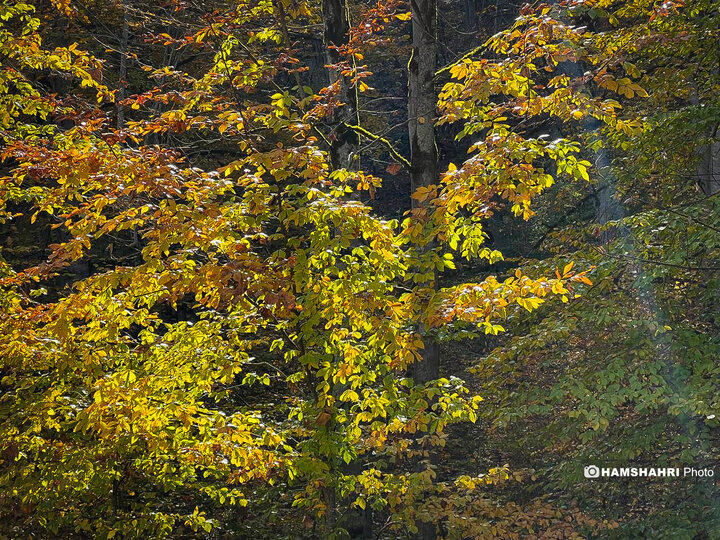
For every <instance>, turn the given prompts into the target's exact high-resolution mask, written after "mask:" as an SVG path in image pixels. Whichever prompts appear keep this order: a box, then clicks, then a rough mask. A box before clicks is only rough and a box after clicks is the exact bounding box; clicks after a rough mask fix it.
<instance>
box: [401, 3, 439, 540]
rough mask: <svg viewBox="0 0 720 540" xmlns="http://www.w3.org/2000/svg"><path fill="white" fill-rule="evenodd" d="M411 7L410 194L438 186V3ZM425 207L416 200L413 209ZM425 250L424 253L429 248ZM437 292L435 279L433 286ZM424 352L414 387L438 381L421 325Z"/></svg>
mask: <svg viewBox="0 0 720 540" xmlns="http://www.w3.org/2000/svg"><path fill="white" fill-rule="evenodd" d="M411 5H412V55H411V57H410V62H409V63H408V92H409V93H408V119H409V122H408V126H409V135H410V185H411V189H412V192H415V190H417V189H418V188H419V187H425V186H429V185H432V184H435V183H436V182H437V178H438V151H437V145H436V144H435V110H436V109H435V106H436V103H437V96H436V94H435V84H434V83H435V71H436V63H437V0H416V1H412V2H411ZM422 204H424V203H422V202H419V201H417V200H415V199H413V201H412V205H413V207H414V208H415V207H418V206H420V205H422ZM431 247H432V246H428V247H427V248H426V249H428V248H431ZM432 285H433V286H434V287H436V288H437V277H436V278H435V280H434V283H433V284H432ZM418 331H419V333H420V334H421V335H422V336H423V341H424V342H425V349H424V350H423V357H422V360H421V361H420V362H416V364H415V366H414V370H413V377H414V380H415V382H416V383H417V384H423V383H426V382H428V381H432V380H434V379H437V378H438V376H439V369H440V354H439V349H438V345H437V343H436V342H435V341H434V340H432V339H431V338H430V337H429V336H427V335H426V329H425V328H424V327H423V326H422V325H420V326H419V327H418ZM417 526H418V529H419V533H418V537H419V538H422V539H423V540H431V539H434V538H435V536H436V534H435V524H434V523H417Z"/></svg>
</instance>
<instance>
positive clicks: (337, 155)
mask: <svg viewBox="0 0 720 540" xmlns="http://www.w3.org/2000/svg"><path fill="white" fill-rule="evenodd" d="M322 10H323V26H324V33H323V37H324V40H325V59H326V62H327V64H328V65H330V66H335V65H336V64H338V63H339V62H341V61H342V60H343V58H342V57H341V55H340V53H339V51H338V49H337V48H338V47H342V46H343V45H347V44H348V43H349V40H350V34H349V32H350V17H349V13H348V6H347V3H346V0H323V2H322ZM349 61H352V58H350V59H349ZM328 78H329V81H330V84H335V83H337V84H338V85H339V92H338V99H339V100H340V101H341V102H342V103H344V105H343V106H342V107H340V108H339V109H338V110H337V111H336V112H335V115H334V118H333V119H332V120H333V121H334V122H333V123H334V124H335V125H336V127H335V129H334V131H333V133H332V134H331V135H330V138H331V146H330V161H331V163H332V166H333V169H349V168H351V167H352V166H353V161H354V159H355V158H356V155H355V152H356V151H357V149H358V143H359V142H360V141H359V139H358V136H357V133H355V131H353V130H352V129H349V128H347V127H346V126H345V124H346V123H355V124H359V122H358V119H357V114H358V107H357V102H358V95H357V88H356V87H354V86H352V85H351V84H350V80H349V79H348V78H347V77H345V76H343V75H342V73H341V70H339V69H334V68H332V67H331V68H330V69H329V70H328Z"/></svg>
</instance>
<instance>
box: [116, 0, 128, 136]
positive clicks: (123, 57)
mask: <svg viewBox="0 0 720 540" xmlns="http://www.w3.org/2000/svg"><path fill="white" fill-rule="evenodd" d="M129 38H130V27H129V25H128V15H127V9H126V8H125V6H123V27H122V37H121V38H120V69H119V70H118V72H119V73H118V97H117V99H118V106H117V128H118V129H122V128H124V127H125V105H122V104H121V103H120V102H121V101H122V100H124V99H125V97H126V92H125V86H126V85H127V80H126V79H127V57H128V39H129Z"/></svg>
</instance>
